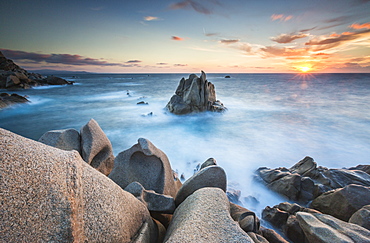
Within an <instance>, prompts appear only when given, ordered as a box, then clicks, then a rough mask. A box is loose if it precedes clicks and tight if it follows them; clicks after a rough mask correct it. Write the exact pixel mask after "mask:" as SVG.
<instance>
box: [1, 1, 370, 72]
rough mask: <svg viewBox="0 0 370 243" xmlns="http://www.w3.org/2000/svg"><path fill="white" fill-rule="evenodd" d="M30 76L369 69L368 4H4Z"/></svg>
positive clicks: (5, 19)
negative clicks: (43, 71) (58, 72)
mask: <svg viewBox="0 0 370 243" xmlns="http://www.w3.org/2000/svg"><path fill="white" fill-rule="evenodd" d="M0 20H1V21H0V33H1V34H0V51H1V52H2V53H3V54H4V55H5V56H6V57H7V58H10V59H12V60H13V61H15V63H17V64H18V65H20V66H21V67H23V68H25V69H27V70H41V69H53V70H69V71H88V72H99V73H189V72H196V73H198V72H199V71H200V70H204V71H205V72H208V73H286V72H333V73H338V72H341V73H346V72H357V73H365V72H367V73H369V72H370V0H306V1H300V0H294V1H291V0H271V1H270V0H256V1H254V0H253V1H252V0H130V1H128V0H63V1H61V0H27V1H24V0H11V1H5V0H4V1H0Z"/></svg>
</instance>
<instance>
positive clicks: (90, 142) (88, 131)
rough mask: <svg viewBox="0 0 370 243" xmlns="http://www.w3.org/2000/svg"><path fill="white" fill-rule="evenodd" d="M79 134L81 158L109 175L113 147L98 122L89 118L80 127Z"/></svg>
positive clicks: (112, 162) (112, 159) (111, 166)
mask: <svg viewBox="0 0 370 243" xmlns="http://www.w3.org/2000/svg"><path fill="white" fill-rule="evenodd" d="M80 136H81V154H82V158H83V159H84V160H85V161H86V162H87V163H88V164H90V165H91V166H92V167H94V168H96V169H97V170H98V171H100V172H101V173H103V174H104V175H109V173H110V172H111V171H112V169H113V164H114V155H113V148H112V144H111V142H110V141H109V139H108V138H107V136H106V135H105V133H104V131H103V130H102V129H101V128H100V126H99V124H98V123H97V122H96V121H95V120H94V119H91V120H90V121H89V122H88V123H87V124H86V125H85V126H83V127H82V128H81V132H80Z"/></svg>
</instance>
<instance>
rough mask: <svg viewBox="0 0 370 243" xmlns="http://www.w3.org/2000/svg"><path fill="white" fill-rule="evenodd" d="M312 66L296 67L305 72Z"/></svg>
mask: <svg viewBox="0 0 370 243" xmlns="http://www.w3.org/2000/svg"><path fill="white" fill-rule="evenodd" d="M311 69H312V68H311V67H308V66H302V67H298V70H299V71H301V72H302V73H307V72H308V71H310V70H311Z"/></svg>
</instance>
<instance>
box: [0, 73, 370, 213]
mask: <svg viewBox="0 0 370 243" xmlns="http://www.w3.org/2000/svg"><path fill="white" fill-rule="evenodd" d="M188 75H189V74H76V75H62V77H63V78H65V79H67V80H70V81H74V82H75V84H74V85H70V86H44V87H37V88H33V89H29V90H21V91H16V93H18V94H20V95H27V96H28V97H29V100H30V101H31V103H29V104H23V105H17V106H13V107H11V108H8V109H5V110H2V111H0V127H2V128H5V129H8V130H10V131H12V132H15V133H17V134H20V135H22V136H25V137H28V138H31V139H34V140H38V139H39V138H40V137H41V135H42V134H43V133H45V132H46V131H49V130H55V129H65V128H75V129H77V130H79V129H80V128H81V127H82V126H83V125H84V124H86V123H87V122H88V121H89V120H90V119H91V118H94V119H95V120H96V121H97V122H98V123H99V125H100V126H101V128H102V129H103V130H104V132H105V133H106V135H107V136H108V138H109V139H110V141H111V142H112V145H113V150H114V154H115V155H117V154H118V153H120V152H121V151H124V150H126V149H128V148H130V147H131V146H132V145H134V144H135V143H137V140H138V138H140V137H143V138H147V139H149V140H150V141H151V142H152V143H153V144H154V145H155V146H157V147H158V148H159V149H161V150H162V151H164V152H165V153H166V155H167V156H168V158H169V160H170V163H171V165H172V168H173V170H176V171H178V173H179V175H181V174H184V176H185V178H189V177H190V176H192V175H193V173H194V169H195V168H196V167H197V165H198V164H199V163H202V162H203V161H205V160H207V159H208V158H210V157H213V158H215V159H216V160H217V163H218V164H219V165H220V166H221V167H223V168H224V169H225V171H226V173H227V177H228V188H229V189H234V190H240V191H241V198H240V201H241V203H242V204H243V206H245V207H247V208H249V209H251V210H254V211H255V212H256V213H257V214H258V215H260V212H261V210H262V209H263V208H264V207H265V206H273V205H275V204H278V203H280V202H282V201H286V199H284V198H281V197H279V196H278V195H276V194H275V193H273V192H271V191H269V190H267V189H266V188H265V187H264V186H262V185H260V184H258V183H256V182H255V181H254V180H253V175H254V172H255V170H256V169H257V168H258V167H261V166H266V167H271V168H275V167H281V166H284V167H288V168H289V167H291V166H292V165H294V164H295V163H296V162H298V161H299V160H301V159H303V158H304V157H305V156H311V157H313V158H314V160H315V161H316V162H317V163H318V165H321V166H325V167H330V168H342V167H351V166H355V165H358V164H369V163H370V161H369V160H370V105H369V102H370V74H306V75H303V74H301V75H296V74H207V79H208V81H210V82H212V83H213V84H214V85H215V89H216V93H217V99H219V100H221V102H223V103H224V105H225V106H226V107H227V108H228V110H227V112H225V113H211V112H206V113H198V114H191V115H184V116H176V115H173V114H170V113H168V112H166V111H165V110H164V107H165V106H166V104H167V102H168V101H169V99H170V98H171V96H172V95H173V94H174V92H175V90H176V88H177V85H178V83H179V81H180V79H181V78H182V77H185V78H187V77H188ZM197 75H198V76H199V74H197ZM225 75H230V76H231V78H225ZM59 76H60V75H59ZM1 92H5V90H2V91H1ZM140 101H144V102H148V105H137V103H138V102H140ZM151 112H152V114H153V115H152V116H148V114H149V113H151ZM250 197H254V198H256V199H257V200H258V203H256V202H255V201H253V200H252V201H251V200H247V199H246V198H250Z"/></svg>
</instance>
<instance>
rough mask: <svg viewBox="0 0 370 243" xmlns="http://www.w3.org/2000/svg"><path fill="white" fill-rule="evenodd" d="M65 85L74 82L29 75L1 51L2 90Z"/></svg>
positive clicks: (0, 73)
mask: <svg viewBox="0 0 370 243" xmlns="http://www.w3.org/2000/svg"><path fill="white" fill-rule="evenodd" d="M65 84H73V82H70V81H67V80H65V79H62V78H58V77H54V76H50V77H47V78H46V77H43V76H42V75H40V74H37V73H29V72H27V71H26V70H25V69H23V68H21V67H19V66H18V65H17V64H15V63H14V62H13V61H12V60H10V59H8V58H6V57H5V56H4V55H3V53H1V51H0V89H4V88H6V89H27V88H30V87H32V86H39V85H65Z"/></svg>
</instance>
